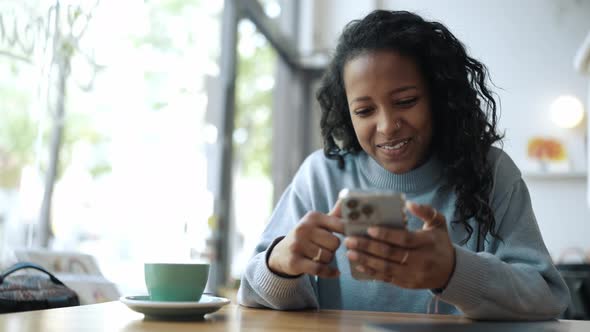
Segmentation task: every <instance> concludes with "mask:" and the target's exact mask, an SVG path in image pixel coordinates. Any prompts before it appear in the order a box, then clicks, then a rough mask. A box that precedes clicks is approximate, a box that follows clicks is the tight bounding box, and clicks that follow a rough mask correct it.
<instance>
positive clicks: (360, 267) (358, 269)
mask: <svg viewBox="0 0 590 332" xmlns="http://www.w3.org/2000/svg"><path fill="white" fill-rule="evenodd" d="M356 270H357V271H359V272H363V273H364V272H365V268H364V267H362V265H357V266H356Z"/></svg>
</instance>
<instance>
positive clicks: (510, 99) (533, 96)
mask: <svg viewBox="0 0 590 332" xmlns="http://www.w3.org/2000/svg"><path fill="white" fill-rule="evenodd" d="M318 2H319V3H321V5H322V6H320V7H318V9H320V11H316V13H315V16H316V17H321V18H325V19H324V20H319V21H318V20H317V19H316V26H315V29H314V30H315V31H316V34H317V33H318V31H321V32H322V33H323V35H324V36H325V37H321V38H320V37H317V36H316V40H317V41H320V42H321V47H322V48H326V47H327V43H329V41H332V43H331V44H330V45H328V46H329V47H333V46H334V41H335V36H337V34H338V32H340V31H341V29H342V26H343V25H344V24H345V23H346V22H348V21H349V20H350V19H354V18H359V17H361V16H362V15H364V14H366V12H368V11H369V10H370V9H372V8H369V7H371V6H376V7H380V8H386V9H403V10H410V11H415V12H417V13H418V14H420V15H423V16H424V17H425V18H427V19H432V20H436V21H439V22H442V23H443V24H445V25H446V26H447V27H448V28H449V29H450V30H451V31H452V32H453V33H454V34H455V35H456V36H457V37H458V38H459V39H460V40H461V41H463V43H464V44H465V45H466V46H467V48H468V51H469V52H470V54H471V55H472V56H473V57H475V58H477V59H479V60H481V61H482V62H483V63H485V64H486V65H487V66H488V69H489V71H490V73H491V77H492V79H493V82H494V83H495V85H497V87H498V88H495V89H494V90H495V92H496V93H497V94H498V95H499V98H500V100H501V119H500V128H502V129H505V130H506V139H505V144H504V149H505V150H506V151H507V152H508V153H509V154H510V155H511V156H512V158H513V159H514V160H515V161H516V162H517V164H518V165H519V166H520V167H521V168H523V169H524V168H526V167H527V164H526V157H525V156H526V143H527V139H528V138H529V137H530V136H532V135H537V134H543V135H551V136H556V137H560V138H562V139H565V140H566V141H567V142H568V146H567V148H568V150H569V152H570V157H571V158H572V167H573V169H574V170H576V171H578V172H586V152H585V146H584V134H585V130H580V129H577V130H574V131H570V132H567V131H565V130H558V129H557V128H556V127H555V126H554V125H553V124H552V123H551V121H550V119H549V116H548V109H549V105H550V103H551V102H552V101H553V100H554V99H555V98H556V97H557V96H559V95H562V94H570V95H574V96H577V97H578V98H579V99H580V100H582V101H585V100H587V98H586V93H587V86H588V79H587V78H584V77H582V76H581V75H579V74H577V73H575V70H574V68H573V57H574V54H575V52H576V50H577V48H578V47H579V46H580V45H581V43H582V41H583V40H584V37H585V36H586V34H587V33H588V31H590V1H588V0H585V1H582V0H519V1H513V0H496V1H490V0H487V1H472V0H453V1H438V0H382V1H367V3H365V6H361V7H359V6H358V3H363V2H359V1H335V0H330V1H329V0H321V1H318ZM330 8H331V9H330ZM334 13H338V15H335V14H334ZM330 17H332V18H330ZM334 17H337V18H334ZM329 18H330V19H329ZM318 29H319V30H318ZM316 45H317V44H316ZM525 180H526V181H527V185H528V187H529V190H530V193H531V197H532V201H533V206H534V209H535V212H536V215H537V220H538V222H539V226H540V228H541V231H542V233H543V236H544V238H545V242H546V244H547V247H548V248H549V250H550V252H551V253H552V254H553V255H554V257H556V256H558V255H559V253H560V252H561V251H562V250H563V249H565V248H568V247H571V246H579V247H582V248H585V249H587V250H588V249H590V209H589V208H588V205H587V203H586V185H585V183H586V182H585V179H584V177H574V178H570V179H563V178H552V179H550V178H539V177H525Z"/></svg>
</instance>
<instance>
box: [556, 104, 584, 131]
mask: <svg viewBox="0 0 590 332" xmlns="http://www.w3.org/2000/svg"><path fill="white" fill-rule="evenodd" d="M550 110H551V120H552V121H553V123H555V124H556V125H557V126H558V127H560V128H573V127H575V126H577V125H578V124H580V122H581V121H582V119H583V118H584V106H583V105H582V102H581V101H580V100H579V99H578V98H576V97H573V96H560V97H558V98H557V99H555V101H553V103H551V108H550Z"/></svg>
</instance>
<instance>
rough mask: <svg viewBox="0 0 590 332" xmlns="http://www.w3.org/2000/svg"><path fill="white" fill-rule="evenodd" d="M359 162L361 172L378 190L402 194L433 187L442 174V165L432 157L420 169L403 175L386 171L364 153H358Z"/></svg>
mask: <svg viewBox="0 0 590 332" xmlns="http://www.w3.org/2000/svg"><path fill="white" fill-rule="evenodd" d="M359 161H360V165H359V166H360V169H361V172H362V173H363V174H364V176H365V177H367V179H368V180H369V181H370V182H371V183H372V184H373V185H375V186H376V187H377V188H378V189H387V190H394V191H399V192H404V193H416V192H421V191H423V190H424V189H428V188H432V187H434V186H435V185H436V183H437V182H438V181H439V179H440V178H441V176H442V173H443V167H442V163H441V162H440V160H438V158H436V157H434V156H432V157H430V158H429V159H428V161H426V162H425V163H424V164H422V165H420V167H418V168H416V169H413V170H411V171H409V172H406V173H403V174H395V173H392V172H390V171H388V170H386V169H385V168H383V167H382V166H381V165H379V163H377V161H375V159H373V158H372V157H371V156H369V155H368V154H367V153H365V152H360V156H359Z"/></svg>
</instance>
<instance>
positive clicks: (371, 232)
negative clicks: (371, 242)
mask: <svg viewBox="0 0 590 332" xmlns="http://www.w3.org/2000/svg"><path fill="white" fill-rule="evenodd" d="M367 233H369V235H371V236H373V237H375V236H377V234H379V231H378V230H377V228H376V227H369V229H368V230H367Z"/></svg>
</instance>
